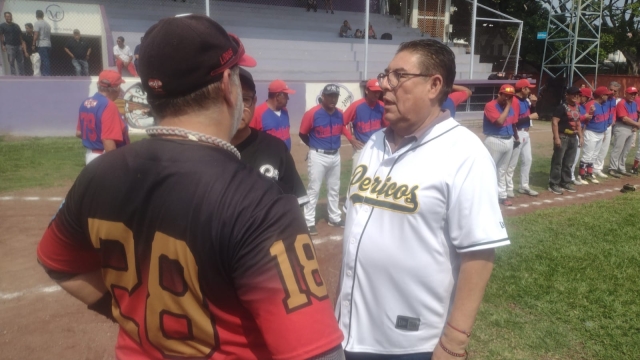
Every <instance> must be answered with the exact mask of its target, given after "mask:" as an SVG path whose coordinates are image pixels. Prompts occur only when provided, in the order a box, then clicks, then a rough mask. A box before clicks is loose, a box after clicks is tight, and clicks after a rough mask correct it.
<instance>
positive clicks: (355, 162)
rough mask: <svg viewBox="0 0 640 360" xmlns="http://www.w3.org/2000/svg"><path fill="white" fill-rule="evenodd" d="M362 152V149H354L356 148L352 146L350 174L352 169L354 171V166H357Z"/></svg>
mask: <svg viewBox="0 0 640 360" xmlns="http://www.w3.org/2000/svg"><path fill="white" fill-rule="evenodd" d="M361 153H362V149H360V150H356V148H353V158H352V159H353V162H352V165H351V174H353V172H354V171H356V166H358V160H360V154H361Z"/></svg>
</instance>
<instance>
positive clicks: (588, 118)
mask: <svg viewBox="0 0 640 360" xmlns="http://www.w3.org/2000/svg"><path fill="white" fill-rule="evenodd" d="M592 118H593V115H592V114H587V115H585V116H584V119H585V120H591V119H592Z"/></svg>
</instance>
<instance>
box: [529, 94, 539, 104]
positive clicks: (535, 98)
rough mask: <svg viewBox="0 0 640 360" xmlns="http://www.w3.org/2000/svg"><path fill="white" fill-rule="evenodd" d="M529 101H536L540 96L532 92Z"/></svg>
mask: <svg viewBox="0 0 640 360" xmlns="http://www.w3.org/2000/svg"><path fill="white" fill-rule="evenodd" d="M529 101H531V102H532V103H535V102H536V101H538V98H537V97H536V96H535V95H533V94H531V95H529Z"/></svg>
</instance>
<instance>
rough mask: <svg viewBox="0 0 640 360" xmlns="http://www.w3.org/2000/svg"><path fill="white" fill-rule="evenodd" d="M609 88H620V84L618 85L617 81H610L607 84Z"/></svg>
mask: <svg viewBox="0 0 640 360" xmlns="http://www.w3.org/2000/svg"><path fill="white" fill-rule="evenodd" d="M609 87H610V88H612V87H614V88H620V87H622V85H620V83H618V82H617V81H612V82H610V83H609Z"/></svg>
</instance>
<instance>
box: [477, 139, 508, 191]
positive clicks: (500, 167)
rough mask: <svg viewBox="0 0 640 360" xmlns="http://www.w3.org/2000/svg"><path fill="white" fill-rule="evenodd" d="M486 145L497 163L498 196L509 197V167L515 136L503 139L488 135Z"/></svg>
mask: <svg viewBox="0 0 640 360" xmlns="http://www.w3.org/2000/svg"><path fill="white" fill-rule="evenodd" d="M484 146H486V147H487V150H489V154H491V157H492V158H493V162H494V163H495V164H496V175H497V176H498V196H499V197H500V199H506V198H507V169H508V168H509V162H510V161H511V153H512V152H513V137H510V138H509V139H502V138H499V137H496V136H487V138H486V139H485V140H484Z"/></svg>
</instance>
